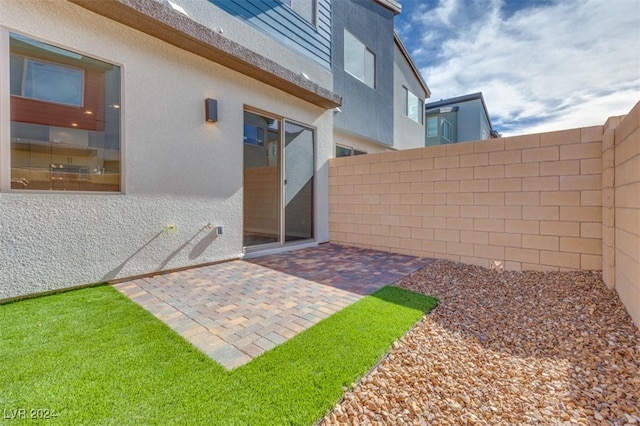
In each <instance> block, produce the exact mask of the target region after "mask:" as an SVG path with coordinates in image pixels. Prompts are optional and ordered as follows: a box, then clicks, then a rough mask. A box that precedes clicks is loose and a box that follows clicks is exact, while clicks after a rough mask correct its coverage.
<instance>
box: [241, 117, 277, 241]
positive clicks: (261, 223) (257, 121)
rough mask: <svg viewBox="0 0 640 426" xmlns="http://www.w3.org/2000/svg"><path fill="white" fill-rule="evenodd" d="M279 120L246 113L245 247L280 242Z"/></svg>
mask: <svg viewBox="0 0 640 426" xmlns="http://www.w3.org/2000/svg"><path fill="white" fill-rule="evenodd" d="M280 127H281V126H280V120H277V119H274V118H270V117H263V116H261V115H258V114H254V113H251V112H248V111H245V113H244V138H243V139H244V141H243V145H244V198H243V199H244V201H243V203H244V205H243V245H244V246H245V247H250V246H256V245H263V244H270V243H280V240H281V238H280V222H281V214H280V213H281V207H280V205H281V204H280V192H281V188H282V185H281V174H280V167H281V164H280Z"/></svg>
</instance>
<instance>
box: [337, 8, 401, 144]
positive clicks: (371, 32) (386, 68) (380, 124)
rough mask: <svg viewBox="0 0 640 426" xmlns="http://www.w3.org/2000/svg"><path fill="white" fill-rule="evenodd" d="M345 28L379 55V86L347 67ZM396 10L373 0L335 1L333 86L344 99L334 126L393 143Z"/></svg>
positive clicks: (368, 137)
mask: <svg viewBox="0 0 640 426" xmlns="http://www.w3.org/2000/svg"><path fill="white" fill-rule="evenodd" d="M345 28H346V29H347V30H348V31H349V32H350V33H351V34H353V35H354V36H355V37H356V38H358V40H360V41H361V42H362V43H364V44H365V45H366V46H367V47H368V48H369V49H370V50H371V51H373V52H374V53H375V55H376V80H375V82H376V87H375V89H374V88H371V87H369V86H367V85H366V84H364V83H363V82H361V81H360V80H358V79H357V78H355V77H353V76H352V75H350V74H348V73H347V72H346V71H345V70H344V30H345ZM393 49H394V41H393V12H391V11H390V10H388V9H386V8H385V7H383V6H381V5H379V4H378V3H376V2H374V1H373V0H364V1H363V0H357V1H356V0H334V1H333V67H332V68H333V89H334V92H336V93H338V94H339V95H341V96H342V97H343V99H344V101H343V105H342V107H341V109H342V112H341V113H338V114H336V115H335V118H334V126H335V127H336V128H338V129H340V130H342V131H344V132H346V133H350V134H353V135H357V136H360V137H362V138H365V139H368V140H372V141H375V142H377V143H380V144H383V145H387V146H393V90H394V88H393Z"/></svg>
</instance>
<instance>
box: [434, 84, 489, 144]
mask: <svg viewBox="0 0 640 426" xmlns="http://www.w3.org/2000/svg"><path fill="white" fill-rule="evenodd" d="M425 116H426V121H427V126H426V132H427V133H426V141H427V143H426V145H427V146H430V145H442V144H448V143H456V142H467V141H477V140H484V139H491V138H494V137H499V135H498V133H497V132H496V131H495V130H493V128H492V126H491V119H490V118H489V112H488V110H487V105H486V104H485V102H484V97H483V96H482V92H478V93H472V94H469V95H464V96H458V97H455V98H449V99H441V100H439V101H436V102H430V103H427V104H426V106H425Z"/></svg>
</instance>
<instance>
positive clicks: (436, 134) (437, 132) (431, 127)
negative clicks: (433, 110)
mask: <svg viewBox="0 0 640 426" xmlns="http://www.w3.org/2000/svg"><path fill="white" fill-rule="evenodd" d="M434 121H435V126H429V122H434ZM430 130H435V134H431V133H430V132H429V131H430ZM438 134H439V129H438V117H437V116H432V117H427V137H428V138H437V137H438Z"/></svg>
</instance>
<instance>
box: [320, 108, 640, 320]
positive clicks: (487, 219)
mask: <svg viewBox="0 0 640 426" xmlns="http://www.w3.org/2000/svg"><path fill="white" fill-rule="evenodd" d="M329 174H330V178H329V186H330V188H329V191H330V195H329V204H330V206H329V212H330V214H329V220H330V224H329V227H330V239H331V241H333V242H336V243H340V244H346V245H355V246H359V247H366V248H373V249H377V250H385V251H392V252H397V253H405V254H411V255H416V256H427V257H437V258H447V259H452V260H456V261H462V262H466V263H472V264H477V265H481V266H485V267H488V266H490V264H491V261H493V260H498V261H502V262H503V263H504V266H505V268H506V269H508V270H523V269H533V270H576V269H592V270H593V269H595V270H600V269H602V271H603V278H604V280H605V282H606V283H607V285H609V287H612V288H613V287H615V288H616V290H617V291H618V294H619V295H620V298H621V299H622V301H623V303H624V304H625V306H626V307H627V309H628V311H629V313H630V314H631V316H632V317H633V319H634V321H635V322H636V324H638V325H640V103H638V104H637V105H636V106H635V107H634V108H633V110H632V111H631V112H630V113H629V114H628V115H627V116H622V117H612V118H609V120H607V122H606V123H605V125H604V126H593V127H585V128H579V129H571V130H564V131H558V132H549V133H540V134H534V135H526V136H517V137H511V138H502V139H494V140H490V141H478V142H471V143H460V144H452V145H444V146H437V147H428V148H420V149H413V150H407V151H397V152H389V153H382V154H371V155H366V156H356V157H344V158H337V159H333V160H331V162H330V170H329Z"/></svg>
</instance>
